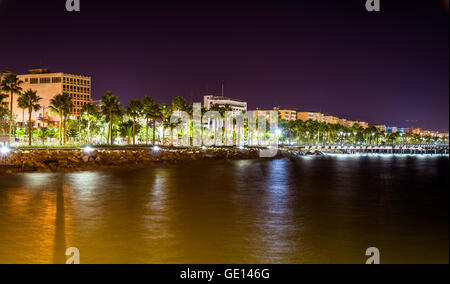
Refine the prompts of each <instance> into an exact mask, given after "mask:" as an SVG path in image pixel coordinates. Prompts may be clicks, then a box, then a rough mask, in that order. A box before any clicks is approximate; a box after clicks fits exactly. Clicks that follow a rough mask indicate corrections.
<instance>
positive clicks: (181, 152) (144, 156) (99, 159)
mask: <svg viewBox="0 0 450 284" xmlns="http://www.w3.org/2000/svg"><path fill="white" fill-rule="evenodd" d="M286 155H288V156H292V155H293V154H292V153H288V152H287V151H283V150H282V151H279V154H278V155H277V157H285V156H286ZM296 155H297V154H296ZM258 158H259V150H258V149H254V148H249V149H247V148H246V149H238V148H208V149H200V148H185V149H162V148H161V149H157V150H156V149H153V148H126V149H125V148H123V149H120V148H119V149H92V150H89V151H86V150H85V149H27V150H25V149H16V150H11V151H10V152H9V153H8V154H7V155H1V156H0V173H14V172H76V171H85V170H103V169H119V168H135V167H142V166H161V165H164V164H177V163H183V162H196V161H208V160H211V161H219V160H245V159H258Z"/></svg>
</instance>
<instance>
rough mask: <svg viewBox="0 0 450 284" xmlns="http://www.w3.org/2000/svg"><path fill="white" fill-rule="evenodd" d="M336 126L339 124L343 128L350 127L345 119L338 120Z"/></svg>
mask: <svg viewBox="0 0 450 284" xmlns="http://www.w3.org/2000/svg"><path fill="white" fill-rule="evenodd" d="M338 124H340V125H342V126H345V127H350V126H349V122H348V120H347V119H345V118H339V122H338Z"/></svg>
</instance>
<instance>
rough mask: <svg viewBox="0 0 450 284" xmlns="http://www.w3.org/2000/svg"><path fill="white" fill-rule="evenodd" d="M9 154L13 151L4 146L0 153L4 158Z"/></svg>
mask: <svg viewBox="0 0 450 284" xmlns="http://www.w3.org/2000/svg"><path fill="white" fill-rule="evenodd" d="M9 152H11V149H9V148H8V147H6V146H2V148H1V149H0V153H1V154H2V156H6V155H8V154H9Z"/></svg>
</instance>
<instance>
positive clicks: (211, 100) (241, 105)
mask: <svg viewBox="0 0 450 284" xmlns="http://www.w3.org/2000/svg"><path fill="white" fill-rule="evenodd" d="M203 99H204V106H205V108H206V109H210V108H211V106H212V105H219V106H221V107H224V106H227V105H228V106H230V108H231V109H232V110H233V111H247V103H246V102H244V101H241V100H236V99H231V98H227V97H222V96H213V95H208V96H205V97H204V98H203Z"/></svg>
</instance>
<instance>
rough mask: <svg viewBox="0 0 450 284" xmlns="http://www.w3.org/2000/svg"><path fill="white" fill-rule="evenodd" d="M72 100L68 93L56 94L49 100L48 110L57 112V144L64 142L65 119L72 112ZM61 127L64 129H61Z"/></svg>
mask: <svg viewBox="0 0 450 284" xmlns="http://www.w3.org/2000/svg"><path fill="white" fill-rule="evenodd" d="M72 108H73V102H72V97H71V96H70V95H69V94H66V93H64V94H62V95H61V94H60V95H56V96H55V97H54V98H53V99H51V100H50V110H51V111H53V112H55V113H57V114H59V118H60V122H59V144H60V145H62V144H63V143H64V144H66V120H67V115H68V114H70V113H71V112H72ZM62 127H63V129H64V130H62Z"/></svg>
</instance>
